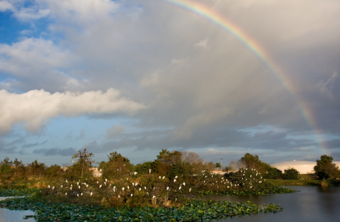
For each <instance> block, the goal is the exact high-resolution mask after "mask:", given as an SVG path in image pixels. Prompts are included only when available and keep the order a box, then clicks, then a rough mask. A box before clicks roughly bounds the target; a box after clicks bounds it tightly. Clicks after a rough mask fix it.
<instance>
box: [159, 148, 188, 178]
mask: <svg viewBox="0 0 340 222" xmlns="http://www.w3.org/2000/svg"><path fill="white" fill-rule="evenodd" d="M181 159H182V153H181V152H178V151H169V150H167V149H162V151H161V152H160V153H159V155H157V159H156V160H155V166H157V168H156V169H155V170H156V172H157V173H158V174H160V175H168V176H170V174H171V175H174V176H176V175H175V174H177V173H181V171H182V164H181V163H182V160H181ZM175 165H178V166H176V168H175V169H173V168H174V167H175ZM172 169H173V170H172ZM170 171H171V173H170Z"/></svg>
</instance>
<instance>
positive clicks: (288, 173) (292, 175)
mask: <svg viewBox="0 0 340 222" xmlns="http://www.w3.org/2000/svg"><path fill="white" fill-rule="evenodd" d="M299 177H300V173H299V171H297V170H296V169H294V168H288V169H287V170H285V175H284V179H286V180H298V179H299Z"/></svg>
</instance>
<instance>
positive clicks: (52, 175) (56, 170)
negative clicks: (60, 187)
mask: <svg viewBox="0 0 340 222" xmlns="http://www.w3.org/2000/svg"><path fill="white" fill-rule="evenodd" d="M63 173H64V170H63V169H62V168H61V167H60V166H59V165H56V164H55V165H51V166H50V167H47V168H46V171H45V177H46V178H49V179H56V178H58V177H60V176H61V175H62V174H63Z"/></svg>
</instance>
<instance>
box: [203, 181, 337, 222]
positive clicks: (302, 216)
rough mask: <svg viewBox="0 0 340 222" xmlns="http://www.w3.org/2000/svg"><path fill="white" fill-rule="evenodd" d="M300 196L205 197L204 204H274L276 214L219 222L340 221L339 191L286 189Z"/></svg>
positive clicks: (330, 189)
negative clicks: (214, 202)
mask: <svg viewBox="0 0 340 222" xmlns="http://www.w3.org/2000/svg"><path fill="white" fill-rule="evenodd" d="M289 188H292V189H295V190H300V192H296V193H289V194H275V195H269V196H205V197H204V198H203V199H205V200H208V199H210V200H228V201H237V202H245V201H248V200H249V201H251V202H253V203H255V204H257V205H262V204H270V203H274V204H278V203H280V206H281V207H282V208H283V210H282V211H280V212H278V213H266V214H265V213H259V214H256V215H250V216H243V217H233V218H228V219H223V220H219V222H226V221H228V222H230V221H232V222H253V221H261V222H273V221H274V222H335V221H340V188H339V187H328V188H321V187H300V186H299V187H289Z"/></svg>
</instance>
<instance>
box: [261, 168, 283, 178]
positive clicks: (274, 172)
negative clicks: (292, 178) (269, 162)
mask: <svg viewBox="0 0 340 222" xmlns="http://www.w3.org/2000/svg"><path fill="white" fill-rule="evenodd" d="M264 177H265V178H266V179H281V178H282V171H281V170H279V169H277V168H275V167H270V168H269V169H267V172H266V174H265V176H264Z"/></svg>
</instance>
